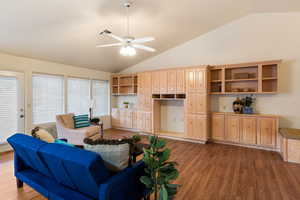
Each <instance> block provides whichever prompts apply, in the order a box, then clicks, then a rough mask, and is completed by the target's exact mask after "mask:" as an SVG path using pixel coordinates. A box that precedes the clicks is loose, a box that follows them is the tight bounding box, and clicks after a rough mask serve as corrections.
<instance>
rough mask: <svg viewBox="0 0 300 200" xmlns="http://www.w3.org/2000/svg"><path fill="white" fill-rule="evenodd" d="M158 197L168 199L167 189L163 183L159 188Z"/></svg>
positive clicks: (163, 199)
mask: <svg viewBox="0 0 300 200" xmlns="http://www.w3.org/2000/svg"><path fill="white" fill-rule="evenodd" d="M159 199H161V200H168V191H167V189H166V187H165V185H162V186H161V188H160V194H159Z"/></svg>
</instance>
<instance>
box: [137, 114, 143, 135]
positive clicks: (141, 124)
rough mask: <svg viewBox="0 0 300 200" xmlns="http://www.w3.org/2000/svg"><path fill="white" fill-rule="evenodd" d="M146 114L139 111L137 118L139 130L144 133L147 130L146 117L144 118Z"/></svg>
mask: <svg viewBox="0 0 300 200" xmlns="http://www.w3.org/2000/svg"><path fill="white" fill-rule="evenodd" d="M144 116H145V115H144V112H141V111H138V112H137V117H138V120H137V122H138V129H139V130H140V131H144V130H145V117H144Z"/></svg>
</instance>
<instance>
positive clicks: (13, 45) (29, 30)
mask: <svg viewBox="0 0 300 200" xmlns="http://www.w3.org/2000/svg"><path fill="white" fill-rule="evenodd" d="M133 2H134V5H133V7H132V9H131V33H132V35H133V36H134V37H144V36H154V37H155V38H156V40H155V41H153V42H149V43H147V45H149V46H151V47H154V48H156V49H157V52H155V53H149V52H144V51H140V50H138V54H137V55H136V56H135V57H122V56H121V55H120V54H119V49H118V47H111V48H103V49H97V48H95V45H96V44H107V43H111V42H115V41H114V40H112V39H111V38H108V37H107V36H102V37H100V36H99V35H98V33H99V32H100V31H102V30H103V29H109V30H111V31H112V32H113V33H114V34H116V35H121V36H123V35H124V34H125V20H124V8H123V6H122V4H123V0H87V1H84V0H44V1H41V0H26V1H20V0H9V1H3V2H1V17H0V27H1V31H0V51H2V52H6V53H10V54H14V55H20V56H25V57H30V58H37V59H43V60H48V61H53V62H59V63H64V64H70V65H75V66H79V67H86V68H91V69H97V70H102V71H109V72H117V71H121V70H123V69H125V68H127V67H129V66H131V65H134V64H136V63H138V62H141V61H142V60H144V59H147V58H149V57H151V56H154V55H156V54H159V53H161V52H163V51H165V50H167V49H170V48H172V47H174V46H177V45H179V44H181V43H183V42H186V41H188V40H191V39H193V38H195V37H198V36H200V35H201V34H204V33H207V32H208V31H210V30H213V29H215V28H216V27H219V26H222V25H224V24H226V23H228V22H230V21H232V20H235V19H238V18H240V17H242V16H245V15H248V14H251V13H257V12H295V11H296V12H297V11H300V1H299V0H284V1H283V0H243V1H239V0H177V1H175V0H134V1H133ZM272 25H276V22H275V23H274V24H272Z"/></svg>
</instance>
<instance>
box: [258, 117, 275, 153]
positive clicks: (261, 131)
mask: <svg viewBox="0 0 300 200" xmlns="http://www.w3.org/2000/svg"><path fill="white" fill-rule="evenodd" d="M257 123H258V132H257V144H258V145H261V146H264V147H271V148H275V146H276V135H277V134H276V133H277V130H276V129H277V119H276V118H272V117H259V118H258V119H257Z"/></svg>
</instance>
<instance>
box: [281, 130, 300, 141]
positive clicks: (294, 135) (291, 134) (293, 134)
mask: <svg viewBox="0 0 300 200" xmlns="http://www.w3.org/2000/svg"><path fill="white" fill-rule="evenodd" d="M279 133H280V134H281V135H282V136H283V137H285V138H288V139H294V140H300V129H293V128H281V129H279Z"/></svg>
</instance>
